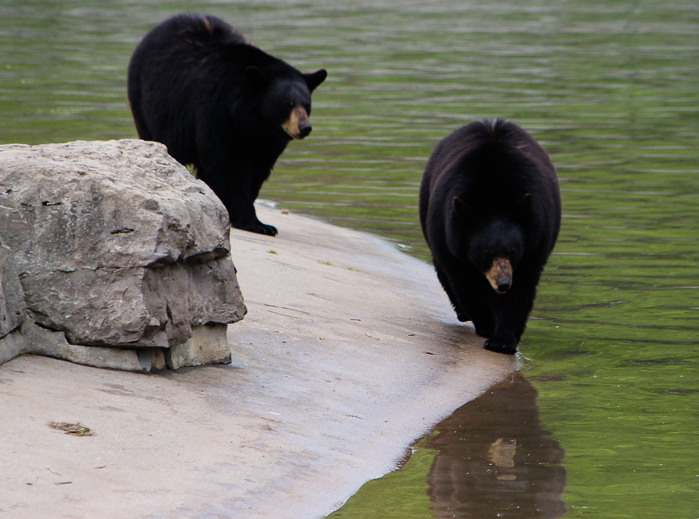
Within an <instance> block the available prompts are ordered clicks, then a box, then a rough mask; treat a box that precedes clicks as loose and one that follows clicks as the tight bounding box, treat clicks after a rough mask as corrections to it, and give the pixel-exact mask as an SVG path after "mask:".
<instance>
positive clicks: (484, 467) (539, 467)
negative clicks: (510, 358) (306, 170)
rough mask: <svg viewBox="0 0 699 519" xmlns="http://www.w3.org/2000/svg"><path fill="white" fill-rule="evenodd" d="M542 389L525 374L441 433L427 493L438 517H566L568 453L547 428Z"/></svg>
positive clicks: (433, 445)
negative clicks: (564, 463)
mask: <svg viewBox="0 0 699 519" xmlns="http://www.w3.org/2000/svg"><path fill="white" fill-rule="evenodd" d="M536 397H537V392H536V389H534V387H533V386H532V385H531V384H530V383H529V382H528V381H527V380H526V379H525V378H524V377H523V376H522V375H521V374H519V373H515V374H514V375H512V376H511V377H510V378H509V379H508V380H507V381H505V382H503V383H501V384H498V385H497V386H495V387H493V388H491V389H489V390H488V391H487V392H486V393H485V394H484V395H482V396H481V397H479V398H477V399H475V400H473V401H471V402H469V403H468V404H466V405H464V406H463V407H461V408H460V409H458V410H457V411H456V412H455V413H454V414H453V415H452V416H450V417H449V418H447V419H446V420H444V421H443V422H442V423H440V424H439V425H438V426H437V427H436V431H437V432H438V434H437V435H436V436H434V437H433V438H432V439H430V440H429V441H428V442H427V444H426V445H425V447H426V448H429V449H435V450H438V451H439V452H438V454H437V455H436V456H435V457H434V460H433V462H432V466H431V468H430V471H429V473H428V474H427V485H428V490H427V494H428V496H429V498H430V500H431V501H432V502H433V503H434V507H433V510H434V511H435V512H436V517H439V518H447V517H451V518H461V519H465V518H477V519H485V518H490V517H492V518H496V517H507V518H522V519H524V518H527V519H529V518H546V519H549V518H551V519H553V518H558V517H563V516H564V515H565V514H566V511H567V510H566V505H565V503H564V502H563V501H562V500H561V494H562V493H563V490H564V488H565V484H566V472H565V469H564V468H563V467H562V466H560V465H559V463H560V462H561V459H562V458H563V456H564V454H565V451H564V450H563V449H562V448H561V446H560V445H559V444H558V442H557V441H555V440H552V439H550V438H549V437H548V436H549V434H550V433H549V432H548V431H545V430H544V429H543V428H542V427H541V423H540V422H539V411H538V408H537V406H536Z"/></svg>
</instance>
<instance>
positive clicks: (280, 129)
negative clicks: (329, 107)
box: [128, 14, 327, 236]
mask: <svg viewBox="0 0 699 519" xmlns="http://www.w3.org/2000/svg"><path fill="white" fill-rule="evenodd" d="M326 76H327V72H326V71H325V70H324V69H320V70H318V71H316V72H313V73H310V74H302V73H301V72H299V71H298V70H296V69H295V68H294V67H292V66H290V65H288V64H287V63H285V62H284V61H282V60H280V59H277V58H275V57H273V56H270V55H269V54H267V53H265V52H264V51H262V50H260V49H258V48H257V47H255V46H254V45H251V44H249V43H248V42H247V41H246V40H245V38H244V37H243V35H242V34H240V33H239V32H238V31H237V30H235V29H234V28H233V27H231V26H230V25H228V24H227V23H225V22H223V21H221V20H219V19H218V18H215V17H213V16H200V15H193V14H182V15H178V16H175V17H173V18H170V19H169V20H166V21H165V22H163V23H161V24H160V25H158V26H157V27H155V28H154V29H153V30H151V31H150V32H149V33H148V34H147V35H146V36H145V37H144V38H143V40H142V41H141V43H140V44H139V45H138V47H137V48H136V50H135V51H134V53H133V56H132V57H131V62H130V63H129V70H128V96H129V103H130V104H131V111H132V113H133V118H134V122H135V124H136V130H137V131H138V135H139V137H141V138H142V139H144V140H154V141H158V142H162V143H163V144H165V145H166V146H167V149H168V152H169V153H170V155H172V156H173V157H174V158H175V159H176V160H177V161H179V162H180V163H182V164H185V165H186V164H193V165H194V166H195V167H196V169H197V174H198V176H199V178H200V179H202V180H203V181H204V182H206V183H207V184H208V185H209V187H211V189H213V191H214V193H216V195H218V197H219V198H220V199H221V201H222V202H223V204H224V205H225V206H226V209H228V215H229V217H230V221H231V225H232V226H233V227H237V228H239V229H245V230H248V231H252V232H257V233H260V234H268V235H272V236H274V235H276V234H277V229H276V228H275V227H273V226H271V225H265V224H263V223H262V222H260V221H259V220H258V218H257V215H256V214H255V207H254V205H253V204H254V201H255V199H256V198H257V195H258V194H259V192H260V188H261V187H262V184H263V182H264V181H265V180H267V178H269V175H270V173H271V171H272V167H273V166H274V163H275V162H276V161H277V158H278V157H279V155H281V154H282V152H283V151H284V149H285V148H286V145H287V144H288V143H289V141H290V140H292V139H303V138H304V137H307V136H308V134H309V133H310V132H311V129H312V127H311V124H310V122H309V120H308V117H309V115H310V114H311V92H313V90H314V89H315V88H316V87H317V86H318V85H320V84H321V83H322V82H323V81H324V80H325V78H326Z"/></svg>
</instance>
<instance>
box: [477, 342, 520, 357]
mask: <svg viewBox="0 0 699 519" xmlns="http://www.w3.org/2000/svg"><path fill="white" fill-rule="evenodd" d="M483 347H484V348H485V349H486V350H489V351H494V352H495V353H505V354H507V355H514V354H515V353H517V344H516V343H515V344H510V343H506V342H497V341H494V340H492V339H488V340H487V341H485V343H483Z"/></svg>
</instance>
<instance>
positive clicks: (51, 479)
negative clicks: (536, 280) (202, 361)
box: [0, 208, 515, 519]
mask: <svg viewBox="0 0 699 519" xmlns="http://www.w3.org/2000/svg"><path fill="white" fill-rule="evenodd" d="M258 211H259V213H260V219H261V220H262V221H263V222H265V223H269V224H272V225H275V226H276V227H277V228H278V229H279V235H278V236H277V237H266V236H260V235H256V234H251V233H246V232H243V231H238V230H233V231H232V233H231V237H232V245H233V261H234V263H235V264H236V267H237V268H238V278H239V282H240V285H241V288H242V291H243V295H244V297H245V301H246V305H247V307H248V315H247V316H246V317H245V319H244V321H242V322H240V323H237V324H235V325H232V326H230V327H229V332H228V333H229V342H230V344H231V348H232V350H233V359H234V362H233V364H231V365H229V366H218V367H205V368H192V369H182V370H180V371H177V372H165V373H161V374H150V375H142V374H134V373H124V372H115V371H109V370H103V369H96V368H89V367H85V366H78V365H74V364H70V363H67V362H62V361H57V360H53V359H48V358H41V357H32V356H24V357H20V358H17V359H15V360H13V361H11V362H8V363H6V364H4V365H2V366H0V399H1V401H2V405H1V406H0V453H1V454H2V455H1V456H0V517H8V518H9V517H12V518H18V519H22V518H43V517H47V518H48V517H51V518H56V517H79V518H83V517H99V518H102V517H110V518H125V519H126V518H128V519H134V518H180V517H183V518H197V519H204V518H225V517H235V518H258V517H259V518H275V519H277V518H289V519H301V518H315V517H323V516H325V515H326V514H328V513H330V512H331V511H332V510H333V509H335V508H337V507H338V506H339V505H340V504H342V502H344V500H346V499H347V498H348V497H350V495H352V494H353V493H354V492H355V491H356V490H357V489H358V488H359V487H360V486H361V485H362V484H363V483H364V482H366V481H367V480H369V479H372V478H375V477H378V476H381V475H383V474H385V473H386V472H388V471H390V470H392V469H393V468H395V466H396V463H397V462H398V460H399V459H400V458H402V457H403V456H404V455H405V453H406V450H407V449H408V447H409V445H410V444H411V443H412V442H413V441H414V440H415V439H417V438H418V437H420V436H421V435H422V434H424V433H425V432H427V431H428V430H429V429H430V428H431V427H432V426H433V425H434V424H436V423H438V422H439V421H440V420H442V419H443V418H445V417H446V416H448V415H450V414H451V413H452V411H454V410H455V409H457V408H458V407H460V406H461V405H462V404H464V403H465V402H467V401H469V400H472V399H474V398H475V397H477V396H478V395H479V394H481V393H483V392H484V391H485V390H486V389H487V388H489V387H490V386H492V385H493V384H495V383H497V382H499V381H501V380H503V379H504V378H505V377H506V376H507V375H508V374H509V373H511V371H512V370H513V369H514V362H515V360H514V358H513V357H511V356H505V355H499V354H496V353H491V352H487V351H485V350H483V349H482V342H483V340H482V339H481V338H479V337H476V336H475V334H474V333H473V330H472V328H470V327H468V326H464V325H460V324H458V323H457V322H456V319H455V317H454V314H453V311H452V309H451V308H450V306H449V303H448V301H447V298H446V296H445V295H444V293H443V291H442V289H441V287H440V286H439V283H438V282H437V279H436V277H435V275H434V273H433V271H432V268H431V267H430V266H429V265H427V264H425V263H423V262H421V261H419V260H416V259H414V258H411V257H409V256H407V255H405V254H402V253H400V252H398V251H397V250H395V248H394V247H393V246H392V245H391V244H389V243H387V242H385V241H383V240H381V239H379V238H376V237H373V236H370V235H366V234H361V233H357V232H354V231H350V230H346V229H342V228H337V227H333V226H330V225H327V224H324V223H322V222H318V221H315V220H312V219H308V218H303V217H299V216H296V215H284V214H281V213H280V212H278V211H275V210H268V209H262V208H260V209H259V210H258ZM50 422H67V423H75V422H80V423H81V424H82V425H84V426H86V427H89V428H90V430H91V433H93V434H92V435H89V436H70V435H67V434H65V433H64V432H63V431H60V430H56V429H53V428H51V427H49V426H48V424H49V423H50Z"/></svg>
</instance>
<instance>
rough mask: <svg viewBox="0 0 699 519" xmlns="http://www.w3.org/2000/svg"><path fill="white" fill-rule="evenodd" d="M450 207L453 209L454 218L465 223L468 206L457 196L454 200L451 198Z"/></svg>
mask: <svg viewBox="0 0 699 519" xmlns="http://www.w3.org/2000/svg"><path fill="white" fill-rule="evenodd" d="M451 206H452V207H453V208H454V212H455V213H456V217H457V218H458V219H459V220H461V221H466V220H467V219H468V214H469V210H468V206H467V205H466V203H465V202H464V201H463V200H461V199H460V198H459V197H458V196H455V197H454V198H452V200H451Z"/></svg>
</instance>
